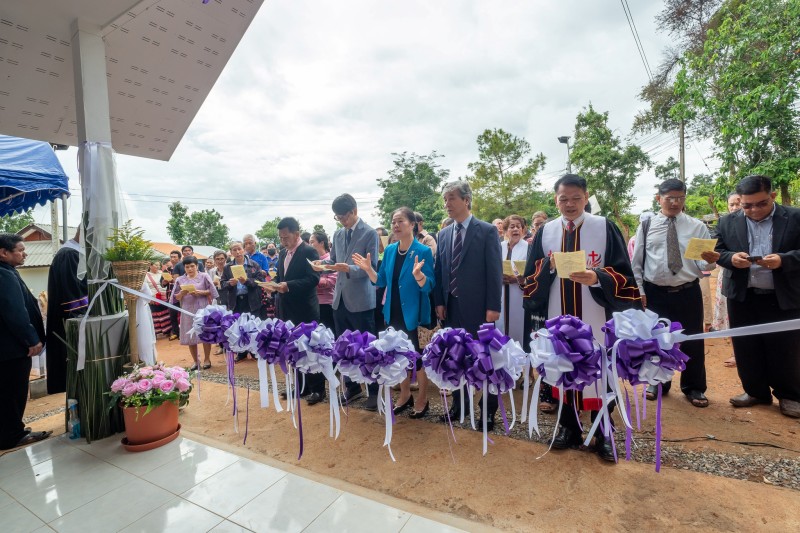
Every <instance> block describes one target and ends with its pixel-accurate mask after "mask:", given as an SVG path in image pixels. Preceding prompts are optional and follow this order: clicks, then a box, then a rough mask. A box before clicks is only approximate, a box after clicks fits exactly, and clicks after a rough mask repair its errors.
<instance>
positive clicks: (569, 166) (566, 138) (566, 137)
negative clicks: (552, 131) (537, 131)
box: [558, 135, 572, 174]
mask: <svg viewBox="0 0 800 533" xmlns="http://www.w3.org/2000/svg"><path fill="white" fill-rule="evenodd" d="M558 142H560V143H561V144H566V145H567V174H572V164H571V163H570V161H569V135H562V136H561V137H559V138H558Z"/></svg>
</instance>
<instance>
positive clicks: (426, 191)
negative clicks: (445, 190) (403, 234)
mask: <svg viewBox="0 0 800 533" xmlns="http://www.w3.org/2000/svg"><path fill="white" fill-rule="evenodd" d="M392 155H393V156H394V166H393V167H392V168H391V170H389V171H388V172H387V173H386V174H387V175H388V176H387V177H386V178H378V179H377V182H378V186H379V187H380V188H381V189H383V194H382V195H381V197H380V199H379V200H378V207H377V215H378V216H379V217H380V219H381V223H382V224H384V225H385V227H387V228H389V227H390V224H391V219H392V212H393V211H394V210H395V209H397V208H398V207H403V206H405V207H410V208H411V209H413V210H414V211H418V212H419V213H420V214H422V217H423V219H425V220H426V221H436V223H437V225H438V222H439V221H440V220H442V218H444V216H445V214H444V207H443V203H442V193H441V191H442V185H443V184H444V182H445V181H447V178H448V177H449V176H450V171H449V170H447V169H445V168H442V167H441V166H439V165H438V164H437V162H436V160H437V159H439V158H440V157H444V156H441V155H439V154H437V153H436V151H433V152H431V153H430V154H428V155H418V154H414V153H412V154H411V155H409V154H408V152H403V153H400V154H398V153H392ZM428 224H429V227H433V226H431V225H430V223H428Z"/></svg>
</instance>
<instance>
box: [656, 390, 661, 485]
mask: <svg viewBox="0 0 800 533" xmlns="http://www.w3.org/2000/svg"><path fill="white" fill-rule="evenodd" d="M660 471H661V383H659V384H658V405H656V472H660Z"/></svg>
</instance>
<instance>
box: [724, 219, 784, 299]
mask: <svg viewBox="0 0 800 533" xmlns="http://www.w3.org/2000/svg"><path fill="white" fill-rule="evenodd" d="M717 233H718V235H717V237H718V240H717V252H719V253H720V258H719V261H717V264H719V265H720V266H722V267H724V268H725V271H724V272H723V273H722V279H723V283H722V294H724V295H725V296H726V297H728V298H730V299H732V300H735V301H737V302H744V301H745V298H746V296H747V281H748V277H749V273H750V269H749V268H736V267H734V266H733V263H732V262H731V258H732V257H733V255H734V254H736V253H738V252H748V253H749V250H750V245H749V243H748V239H747V220H745V215H744V210H740V211H736V212H735V213H731V214H730V215H725V216H724V217H722V218H721V219H720V220H719V224H718V227H717ZM772 253H774V254H778V255H779V256H780V258H781V266H780V268H776V269H775V270H773V271H772V280H773V282H774V284H775V295H776V296H777V298H778V305H780V308H781V309H800V279H799V278H798V277H797V276H798V272H800V209H798V208H795V207H784V206H782V205H778V204H776V205H775V214H774V215H773V217H772Z"/></svg>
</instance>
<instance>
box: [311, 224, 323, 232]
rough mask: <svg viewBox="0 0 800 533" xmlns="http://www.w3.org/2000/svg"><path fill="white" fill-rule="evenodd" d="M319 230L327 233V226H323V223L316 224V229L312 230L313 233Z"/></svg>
mask: <svg viewBox="0 0 800 533" xmlns="http://www.w3.org/2000/svg"><path fill="white" fill-rule="evenodd" d="M317 231H321V232H322V233H325V226H323V225H322V224H314V229H313V230H311V233H315V232H317Z"/></svg>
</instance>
